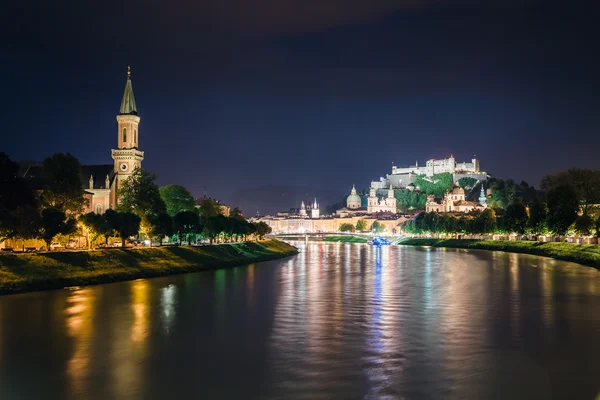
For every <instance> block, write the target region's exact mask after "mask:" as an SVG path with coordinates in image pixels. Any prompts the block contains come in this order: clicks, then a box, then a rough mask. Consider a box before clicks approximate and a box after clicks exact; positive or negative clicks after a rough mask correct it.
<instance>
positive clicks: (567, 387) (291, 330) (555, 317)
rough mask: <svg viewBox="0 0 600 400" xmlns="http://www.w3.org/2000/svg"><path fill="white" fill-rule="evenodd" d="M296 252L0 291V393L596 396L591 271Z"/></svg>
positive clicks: (402, 250) (491, 259)
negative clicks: (165, 273)
mask: <svg viewBox="0 0 600 400" xmlns="http://www.w3.org/2000/svg"><path fill="white" fill-rule="evenodd" d="M298 246H299V247H300V254H299V255H298V256H296V257H292V258H289V259H285V260H280V261H274V262H269V263H260V264H256V265H250V266H248V267H242V268H236V269H230V270H218V271H208V272H204V273H198V274H188V275H182V276H174V277H167V278H158V279H151V280H137V281H133V282H124V283H118V284H111V285H103V286H96V287H86V288H74V289H69V290H61V291H53V292H45V293H31V294H25V295H17V296H5V297H0V398H2V399H5V398H7V399H12V398H15V399H18V398H57V399H58V398H61V399H62V398H68V399H79V398H86V399H88V398H89V399H94V398H98V399H106V398H140V399H153V398H157V399H158V398H198V397H203V398H211V399H214V398H223V399H230V398H286V399H287V398H300V399H304V398H305V399H321V398H322V399H329V398H374V399H375V398H377V399H380V398H408V399H412V398H455V399H463V398H467V399H468V398H473V399H478V398H486V399H493V398H498V399H504V398H511V399H519V398H523V399H531V398H552V397H554V398H563V397H566V398H590V399H593V398H594V396H595V395H596V393H597V392H598V390H599V389H600V387H599V382H600V365H599V364H598V363H597V359H598V358H599V357H600V341H599V340H598V337H600V312H598V310H600V293H599V292H598V288H599V287H600V273H599V272H598V271H595V270H593V269H590V268H583V267H578V266H574V265H570V264H568V263H563V262H559V261H555V260H550V259H546V258H538V257H532V256H525V255H516V254H506V253H498V252H495V253H491V252H479V251H464V250H456V249H435V248H409V247H395V246H384V247H381V248H378V247H373V246H368V245H359V244H339V243H311V242H309V243H305V242H300V243H298ZM30 382H36V384H35V385H32V384H31V383H30Z"/></svg>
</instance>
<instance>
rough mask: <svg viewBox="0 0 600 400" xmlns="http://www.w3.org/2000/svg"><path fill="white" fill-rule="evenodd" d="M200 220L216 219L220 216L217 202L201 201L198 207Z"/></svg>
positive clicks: (211, 200)
mask: <svg viewBox="0 0 600 400" xmlns="http://www.w3.org/2000/svg"><path fill="white" fill-rule="evenodd" d="M198 211H199V212H200V216H201V217H202V218H210V217H216V216H217V215H221V207H220V205H219V202H218V201H216V200H214V199H203V200H202V201H201V202H200V204H199V207H198Z"/></svg>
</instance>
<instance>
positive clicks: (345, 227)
mask: <svg viewBox="0 0 600 400" xmlns="http://www.w3.org/2000/svg"><path fill="white" fill-rule="evenodd" d="M354 230H355V229H354V225H352V224H349V223H347V222H345V223H343V224H341V225H340V232H354Z"/></svg>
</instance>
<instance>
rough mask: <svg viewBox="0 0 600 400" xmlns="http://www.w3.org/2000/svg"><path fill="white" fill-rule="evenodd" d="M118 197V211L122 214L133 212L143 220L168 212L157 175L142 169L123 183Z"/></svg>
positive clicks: (138, 169)
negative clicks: (157, 181)
mask: <svg viewBox="0 0 600 400" xmlns="http://www.w3.org/2000/svg"><path fill="white" fill-rule="evenodd" d="M117 196H118V198H119V201H118V207H117V211H120V212H127V211H128V212H132V213H134V214H136V215H137V216H139V217H140V218H143V216H144V215H148V214H154V215H158V214H159V213H161V212H166V211H167V207H166V205H165V202H164V201H163V199H162V198H161V196H160V190H159V189H158V186H157V185H156V175H154V174H151V173H149V172H148V171H146V170H145V169H142V168H136V169H135V170H134V171H133V173H132V174H131V177H129V179H126V180H124V181H123V182H122V183H121V188H120V189H119V190H118V192H117Z"/></svg>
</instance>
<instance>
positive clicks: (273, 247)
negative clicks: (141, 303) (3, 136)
mask: <svg viewBox="0 0 600 400" xmlns="http://www.w3.org/2000/svg"><path fill="white" fill-rule="evenodd" d="M295 254H298V250H297V249H296V248H295V247H294V246H291V245H289V244H287V243H284V242H280V241H278V240H265V241H261V242H245V243H233V244H220V245H213V246H198V247H195V246H194V247H188V246H182V247H175V246H168V247H167V246H164V247H152V248H139V249H135V248H132V249H119V248H114V249H103V250H93V251H78V252H54V253H37V254H0V294H10V293H21V292H29V291H37V290H49V289H60V288H63V287H67V286H84V285H96V284H101V283H110V282H119V281H127V280H133V279H139V278H151V277H157V276H165V275H173V274H182V273H187V272H198V271H204V270H210V269H220V268H229V267H235V266H239V265H246V264H251V263H255V262H260V261H270V260H276V259H279V258H284V257H288V256H292V255H295Z"/></svg>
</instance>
